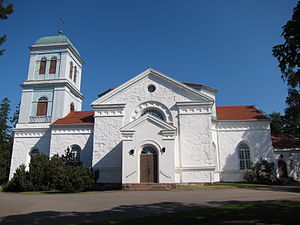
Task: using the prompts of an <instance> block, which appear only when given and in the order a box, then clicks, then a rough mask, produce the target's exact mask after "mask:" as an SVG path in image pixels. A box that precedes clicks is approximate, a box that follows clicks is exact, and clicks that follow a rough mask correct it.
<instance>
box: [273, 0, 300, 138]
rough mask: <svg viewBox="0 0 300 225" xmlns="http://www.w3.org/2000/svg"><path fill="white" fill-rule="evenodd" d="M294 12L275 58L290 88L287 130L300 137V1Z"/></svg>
mask: <svg viewBox="0 0 300 225" xmlns="http://www.w3.org/2000/svg"><path fill="white" fill-rule="evenodd" d="M293 12H294V13H293V16H292V19H291V20H289V21H288V22H287V23H286V24H285V25H284V26H283V27H282V29H283V32H282V36H283V37H284V39H285V41H284V43H283V44H279V45H276V46H274V47H273V56H274V57H276V58H277V60H278V63H279V68H280V71H281V74H282V75H281V77H282V79H283V80H284V81H285V82H286V83H287V86H288V96H287V99H286V103H287V108H286V109H285V123H286V130H287V131H288V132H289V133H290V134H292V135H295V136H298V137H300V1H298V3H297V6H296V7H295V8H294V10H293Z"/></svg>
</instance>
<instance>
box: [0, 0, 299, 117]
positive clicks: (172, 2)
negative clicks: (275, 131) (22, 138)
mask: <svg viewBox="0 0 300 225" xmlns="http://www.w3.org/2000/svg"><path fill="white" fill-rule="evenodd" d="M7 1H8V2H11V3H13V4H14V6H15V11H14V13H13V14H12V15H11V16H10V17H9V19H8V20H7V21H0V35H2V34H4V33H5V34H7V36H8V39H7V42H6V43H5V44H4V45H2V46H1V47H4V48H6V52H5V54H4V55H3V56H0V68H1V70H0V73H1V79H2V82H1V89H0V99H3V98H4V97H8V98H9V99H10V100H11V101H12V107H13V108H14V107H15V105H16V104H17V103H18V102H19V101H20V97H21V87H20V86H19V84H21V83H22V82H23V81H24V80H25V79H26V77H27V70H28V62H29V49H28V48H27V47H28V46H30V45H32V44H33V43H34V42H35V41H36V40H37V39H38V38H40V37H43V36H51V35H57V34H58V31H59V30H60V26H59V19H58V18H59V17H63V19H64V22H65V24H64V26H63V32H64V34H65V35H67V36H68V37H69V38H70V40H71V41H72V42H73V44H74V45H75V46H76V48H77V49H78V50H79V52H80V54H81V56H82V58H83V60H84V62H85V65H84V67H83V76H82V87H81V91H82V93H83V94H84V96H85V99H84V104H83V110H90V109H91V107H90V103H91V102H92V101H93V100H95V99H96V98H97V95H98V94H99V93H101V92H103V91H105V90H106V89H108V88H112V87H117V86H119V85H120V84H122V83H123V82H125V81H127V80H129V79H130V78H132V77H133V76H135V75H137V74H139V73H141V72H143V71H144V70H146V69H147V68H149V67H152V68H154V69H156V70H158V71H160V72H162V73H164V74H166V75H169V76H171V77H172V78H174V79H176V80H179V81H182V82H192V83H201V84H204V85H206V86H208V87H211V88H214V89H217V90H219V92H218V94H217V105H219V106H227V105H228V106H230V105H256V106H258V107H259V108H260V109H262V110H263V111H265V112H266V113H271V112H273V111H280V112H283V110H284V108H285V97H286V95H287V88H286V85H285V84H284V83H283V82H282V80H281V78H280V71H279V68H278V66H277V61H276V59H275V58H274V57H273V56H272V47H273V46H274V45H276V44H280V43H282V42H283V38H282V37H281V32H282V29H281V27H282V26H283V25H284V24H285V23H286V22H287V21H288V20H289V19H290V18H291V16H292V9H293V8H294V7H295V6H296V3H297V0H251V1H249V0H227V1H224V0H98V1H96V0H85V1H82V0H80V1H79V0H72V1H66V0H52V1H41V0H27V1H21V0H19V1H14V0H7Z"/></svg>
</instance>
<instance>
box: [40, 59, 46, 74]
mask: <svg viewBox="0 0 300 225" xmlns="http://www.w3.org/2000/svg"><path fill="white" fill-rule="evenodd" d="M46 64H47V59H46V58H42V59H41V61H40V69H39V74H45V73H46Z"/></svg>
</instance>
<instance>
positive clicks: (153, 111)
mask: <svg viewBox="0 0 300 225" xmlns="http://www.w3.org/2000/svg"><path fill="white" fill-rule="evenodd" d="M145 114H150V115H152V116H155V117H157V118H159V119H161V120H163V121H165V116H164V114H162V113H161V112H160V111H159V110H157V109H154V108H147V109H145V110H144V111H143V112H142V114H141V116H143V115H145Z"/></svg>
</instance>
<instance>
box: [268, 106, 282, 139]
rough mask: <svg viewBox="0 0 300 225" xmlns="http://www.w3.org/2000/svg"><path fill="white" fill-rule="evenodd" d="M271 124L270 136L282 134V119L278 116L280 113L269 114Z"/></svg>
mask: <svg viewBox="0 0 300 225" xmlns="http://www.w3.org/2000/svg"><path fill="white" fill-rule="evenodd" d="M270 117H271V119H272V122H271V125H270V127H271V134H272V135H279V134H283V133H284V118H283V116H281V115H280V112H273V113H271V114H270Z"/></svg>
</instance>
